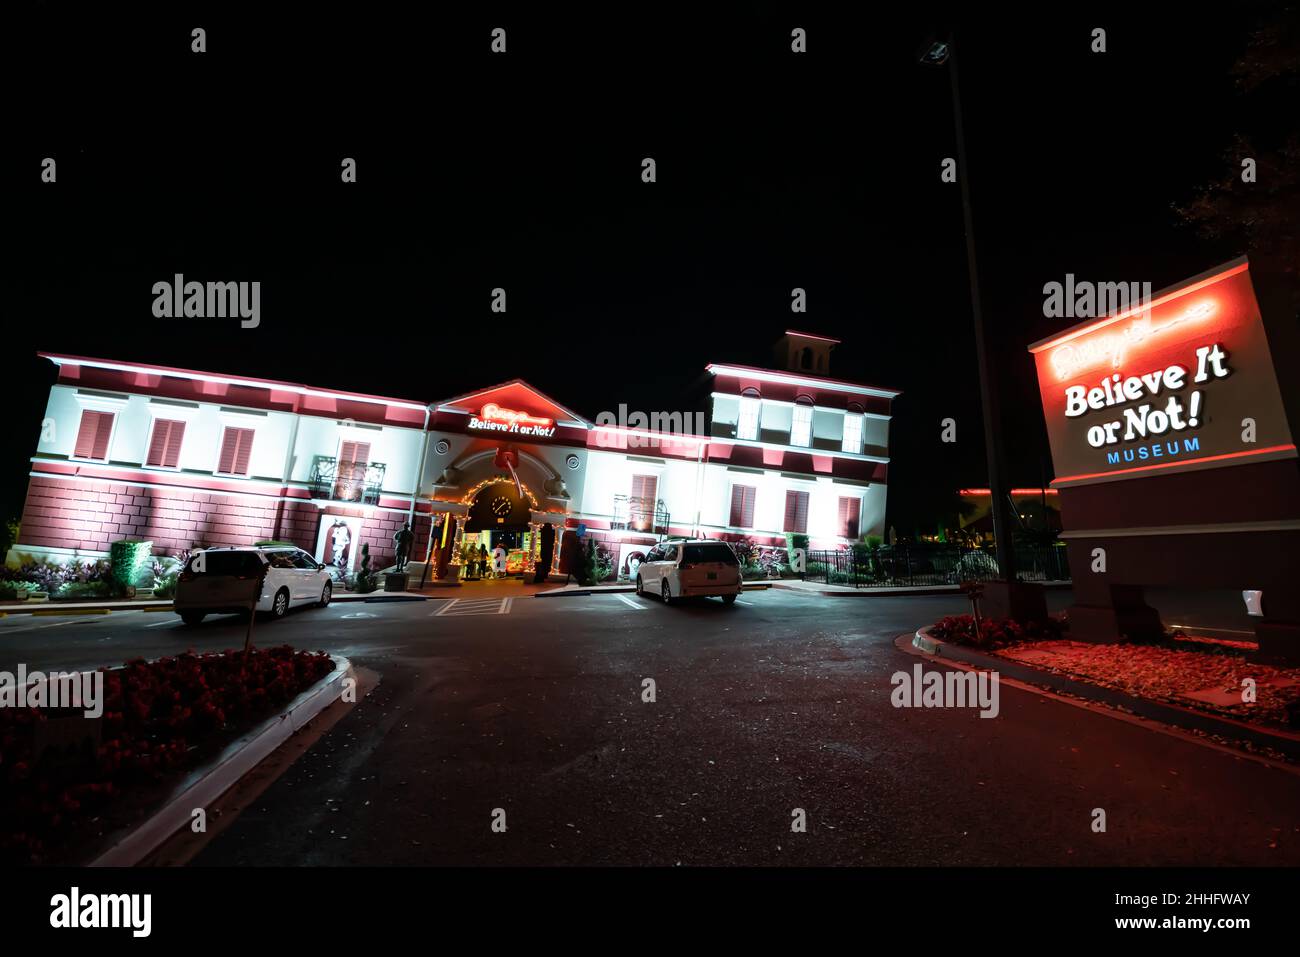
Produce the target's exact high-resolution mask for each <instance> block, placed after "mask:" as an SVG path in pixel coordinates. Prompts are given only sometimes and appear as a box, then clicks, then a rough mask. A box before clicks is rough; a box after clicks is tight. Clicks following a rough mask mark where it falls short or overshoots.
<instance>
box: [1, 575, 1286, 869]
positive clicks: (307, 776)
mask: <svg viewBox="0 0 1300 957" xmlns="http://www.w3.org/2000/svg"><path fill="white" fill-rule="evenodd" d="M1068 601H1069V595H1068V593H1066V592H1061V593H1055V594H1053V595H1052V596H1051V602H1052V604H1053V606H1054V607H1059V606H1062V605H1064V604H1067V603H1068ZM963 610H965V602H964V600H963V599H961V598H960V597H947V596H942V597H897V598H872V599H843V598H824V597H820V596H816V595H804V594H800V593H795V592H790V591H783V590H779V589H771V590H768V591H756V592H748V593H746V594H745V595H743V596H742V597H741V599H740V601H739V602H738V603H737V604H736V605H735V606H732V607H725V606H723V605H722V604H721V602H719V601H716V600H703V601H696V602H691V603H685V604H681V605H677V606H674V607H665V606H664V605H663V604H662V603H661V602H659V601H657V600H651V599H639V598H636V597H635V596H633V595H624V594H605V595H588V596H573V597H563V598H549V599H537V598H531V597H522V596H518V595H514V594H511V592H510V589H509V586H505V585H502V586H496V587H489V588H475V589H469V588H466V589H461V590H459V592H458V593H457V597H456V598H455V599H451V598H448V599H442V600H432V601H427V602H403V603H348V604H342V603H336V604H335V605H333V606H332V607H330V608H328V609H304V610H302V611H295V612H293V613H291V614H290V616H289V617H288V618H287V619H286V620H284V621H281V622H259V623H258V624H257V625H256V631H255V641H256V642H257V643H258V644H261V645H269V644H272V643H277V644H278V643H281V642H287V643H289V644H292V645H294V646H296V647H300V648H308V649H323V650H326V651H329V652H331V653H334V654H342V655H346V656H348V657H349V658H351V659H352V661H353V663H354V664H355V665H356V666H357V667H358V668H359V669H362V672H363V674H365V675H367V676H369V679H370V680H371V681H374V682H377V684H375V685H374V690H373V691H372V692H371V693H370V694H369V695H368V696H366V697H363V699H362V700H361V701H360V702H358V703H357V704H355V705H352V706H345V705H337V706H336V707H337V708H340V709H344V710H343V711H342V712H341V713H340V714H339V715H338V720H337V721H336V722H335V723H333V724H332V725H330V727H329V729H328V730H327V731H325V732H324V733H323V734H321V735H320V736H319V737H318V739H317V740H315V741H314V742H313V743H312V744H311V746H310V747H309V748H308V750H307V751H306V752H305V753H304V754H302V755H301V756H300V757H298V758H297V760H296V761H294V762H293V763H292V764H290V765H289V766H288V767H287V769H286V770H284V772H283V773H282V774H281V775H280V776H279V777H278V778H277V779H276V780H274V781H273V782H272V783H270V784H269V786H268V787H267V788H266V790H265V791H264V792H263V793H261V794H260V795H259V796H258V797H257V798H256V800H254V801H252V803H251V804H250V805H249V806H247V807H242V808H239V809H238V812H237V817H236V819H235V820H234V821H233V823H227V824H226V825H225V826H223V828H222V829H221V830H220V832H219V833H217V834H215V835H214V836H213V837H212V839H211V841H210V842H209V843H208V844H207V845H206V846H205V847H203V848H202V849H201V850H200V851H199V853H198V854H197V856H196V857H195V858H194V861H193V863H194V864H197V865H205V864H206V865H227V864H287V865H295V864H329V865H336V864H337V865H343V864H399V865H400V864H471V865H477V864H484V865H486V864H507V865H553V864H559V865H575V864H576V865H584V864H615V865H644V864H652V865H675V864H679V863H680V864H683V865H721V864H733V865H735V864H756V865H766V864H785V865H819V864H886V865H919V864H936V865H946V864H977V865H979V864H989V865H1015V864H1070V863H1077V864H1084V865H1091V864H1132V865H1154V864H1189V865H1207V864H1211V865H1227V864H1277V865H1283V864H1285V865H1295V864H1297V863H1300V776H1297V775H1296V774H1295V773H1294V772H1293V770H1292V769H1289V768H1280V767H1275V766H1269V765H1266V764H1264V763H1262V762H1259V761H1257V760H1254V759H1251V758H1249V757H1246V756H1242V755H1236V754H1230V753H1224V752H1223V751H1220V750H1215V749H1212V748H1209V747H1206V746H1204V745H1202V744H1199V743H1196V742H1194V741H1190V740H1186V739H1185V738H1182V737H1175V736H1169V735H1165V734H1160V733H1157V732H1154V731H1152V730H1150V729H1148V728H1146V727H1141V726H1137V725H1135V724H1133V723H1129V722H1125V721H1121V720H1117V719H1115V718H1113V717H1110V716H1107V715H1104V714H1098V713H1096V712H1094V711H1089V710H1085V709H1082V708H1079V707H1075V706H1072V705H1069V704H1066V703H1062V702H1060V701H1056V700H1052V699H1049V698H1045V697H1042V696H1040V695H1038V694H1035V693H1031V692H1027V691H1020V690H1016V689H1013V688H1010V687H1003V688H1002V689H1001V700H1000V713H999V715H998V717H996V718H981V717H980V716H979V714H978V712H977V711H976V710H974V709H970V708H965V709H959V708H931V709H925V708H913V709H903V708H896V707H894V706H893V704H892V703H891V692H892V691H893V685H892V684H891V680H890V679H891V676H892V675H893V674H894V673H896V672H899V671H906V672H910V671H911V670H912V668H913V666H914V665H915V664H916V663H917V659H916V658H914V657H912V656H909V655H907V654H905V653H903V652H901V651H899V650H898V649H897V648H895V647H894V645H893V639H894V638H895V637H896V636H897V635H899V634H900V633H904V632H910V631H912V630H914V629H915V628H916V627H917V626H918V625H921V624H925V623H928V622H931V621H933V620H934V619H935V618H937V617H939V616H941V615H944V614H951V613H958V612H961V611H963ZM243 635H244V630H243V625H242V624H240V623H239V622H237V621H236V620H235V619H233V618H214V619H211V620H209V621H208V622H206V623H204V624H203V625H201V626H199V627H198V628H187V627H186V626H184V625H182V624H180V623H179V620H178V619H176V618H175V616H173V615H171V614H167V613H143V612H122V613H114V614H113V615H108V616H103V617H85V618H80V617H79V618H74V619H68V620H60V619H48V618H46V619H33V618H25V617H20V616H12V617H10V618H7V619H4V620H0V669H5V670H13V669H14V668H15V667H16V664H17V663H18V662H19V661H21V662H24V663H25V664H26V665H27V666H28V668H29V669H31V668H42V669H50V668H56V667H57V668H61V669H71V668H80V667H94V666H99V665H103V664H109V663H116V662H119V661H121V660H125V659H126V658H128V657H133V656H137V655H142V656H145V657H154V656H157V655H161V654H168V653H174V652H176V651H180V650H184V649H186V648H194V649H196V650H220V649H223V648H227V647H238V646H239V645H241V644H242V642H243ZM926 667H927V668H938V669H940V670H942V668H941V666H938V665H934V664H932V663H928V662H927V663H926ZM647 680H651V681H653V699H654V700H653V701H650V700H646V699H647V698H648V697H649V695H648V693H647V691H648V688H649V687H650V686H649V685H647V683H646V682H647ZM1098 810H1101V811H1104V814H1105V824H1106V827H1105V830H1104V831H1098V830H1096V829H1095V822H1096V821H1097V820H1098V814H1097V812H1098ZM230 813H235V811H234V809H230ZM800 819H802V820H804V821H806V829H804V830H802V831H798V830H793V829H792V823H794V822H795V821H797V820H800ZM494 823H495V824H496V828H495V829H494V826H493V825H494ZM503 823H504V830H501V826H502V824H503Z"/></svg>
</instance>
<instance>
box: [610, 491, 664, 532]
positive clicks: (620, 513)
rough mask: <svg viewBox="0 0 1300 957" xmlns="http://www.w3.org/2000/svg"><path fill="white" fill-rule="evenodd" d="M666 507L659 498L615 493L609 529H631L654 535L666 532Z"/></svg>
mask: <svg viewBox="0 0 1300 957" xmlns="http://www.w3.org/2000/svg"><path fill="white" fill-rule="evenodd" d="M668 519H669V515H668V509H667V508H665V507H664V500H663V499H661V498H658V499H654V498H638V497H637V496H635V495H615V496H614V515H613V519H612V521H611V522H610V523H609V527H610V528H611V529H617V530H623V529H632V530H634V531H638V532H649V533H651V534H654V535H667V534H668Z"/></svg>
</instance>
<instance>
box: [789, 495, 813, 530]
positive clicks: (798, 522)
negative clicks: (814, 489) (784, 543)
mask: <svg viewBox="0 0 1300 957" xmlns="http://www.w3.org/2000/svg"><path fill="white" fill-rule="evenodd" d="M784 530H785V531H787V532H798V533H800V534H803V533H805V532H807V531H808V493H807V492H796V491H795V490H794V489H790V490H789V491H787V492H786V493H785V529H784Z"/></svg>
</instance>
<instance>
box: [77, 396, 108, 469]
mask: <svg viewBox="0 0 1300 957" xmlns="http://www.w3.org/2000/svg"><path fill="white" fill-rule="evenodd" d="M112 434H113V413H112V412H96V411H94V410H93V409H83V410H82V412H81V426H80V428H78V429H77V445H76V447H75V448H74V449H73V452H72V455H73V458H78V459H90V460H93V461H96V462H105V461H107V460H108V439H109V436H111V435H112Z"/></svg>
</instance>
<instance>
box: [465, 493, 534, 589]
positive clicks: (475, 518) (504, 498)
mask: <svg viewBox="0 0 1300 957" xmlns="http://www.w3.org/2000/svg"><path fill="white" fill-rule="evenodd" d="M464 502H465V504H466V505H468V506H469V512H468V513H466V515H465V533H464V538H463V545H462V549H461V561H462V564H463V565H464V566H465V574H466V577H467V578H469V579H471V580H473V579H482V578H501V577H513V576H516V575H525V574H528V573H529V572H531V571H532V569H533V555H534V553H535V550H536V545H537V543H536V541H535V538H536V535H537V527H536V526H535V524H534V523H533V520H532V515H533V512H534V511H535V510H536V508H537V499H536V497H535V496H534V495H533V493H532V490H531V489H529V488H528V486H527V485H524V484H523V483H522V482H520V483H518V484H516V483H515V481H514V480H513V479H510V478H507V477H504V476H502V477H498V478H491V479H487V480H485V481H483V482H480V483H479V484H478V485H476V486H475V487H474V488H473V489H471V490H470V492H469V493H467V494H466V496H465V498H464Z"/></svg>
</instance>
